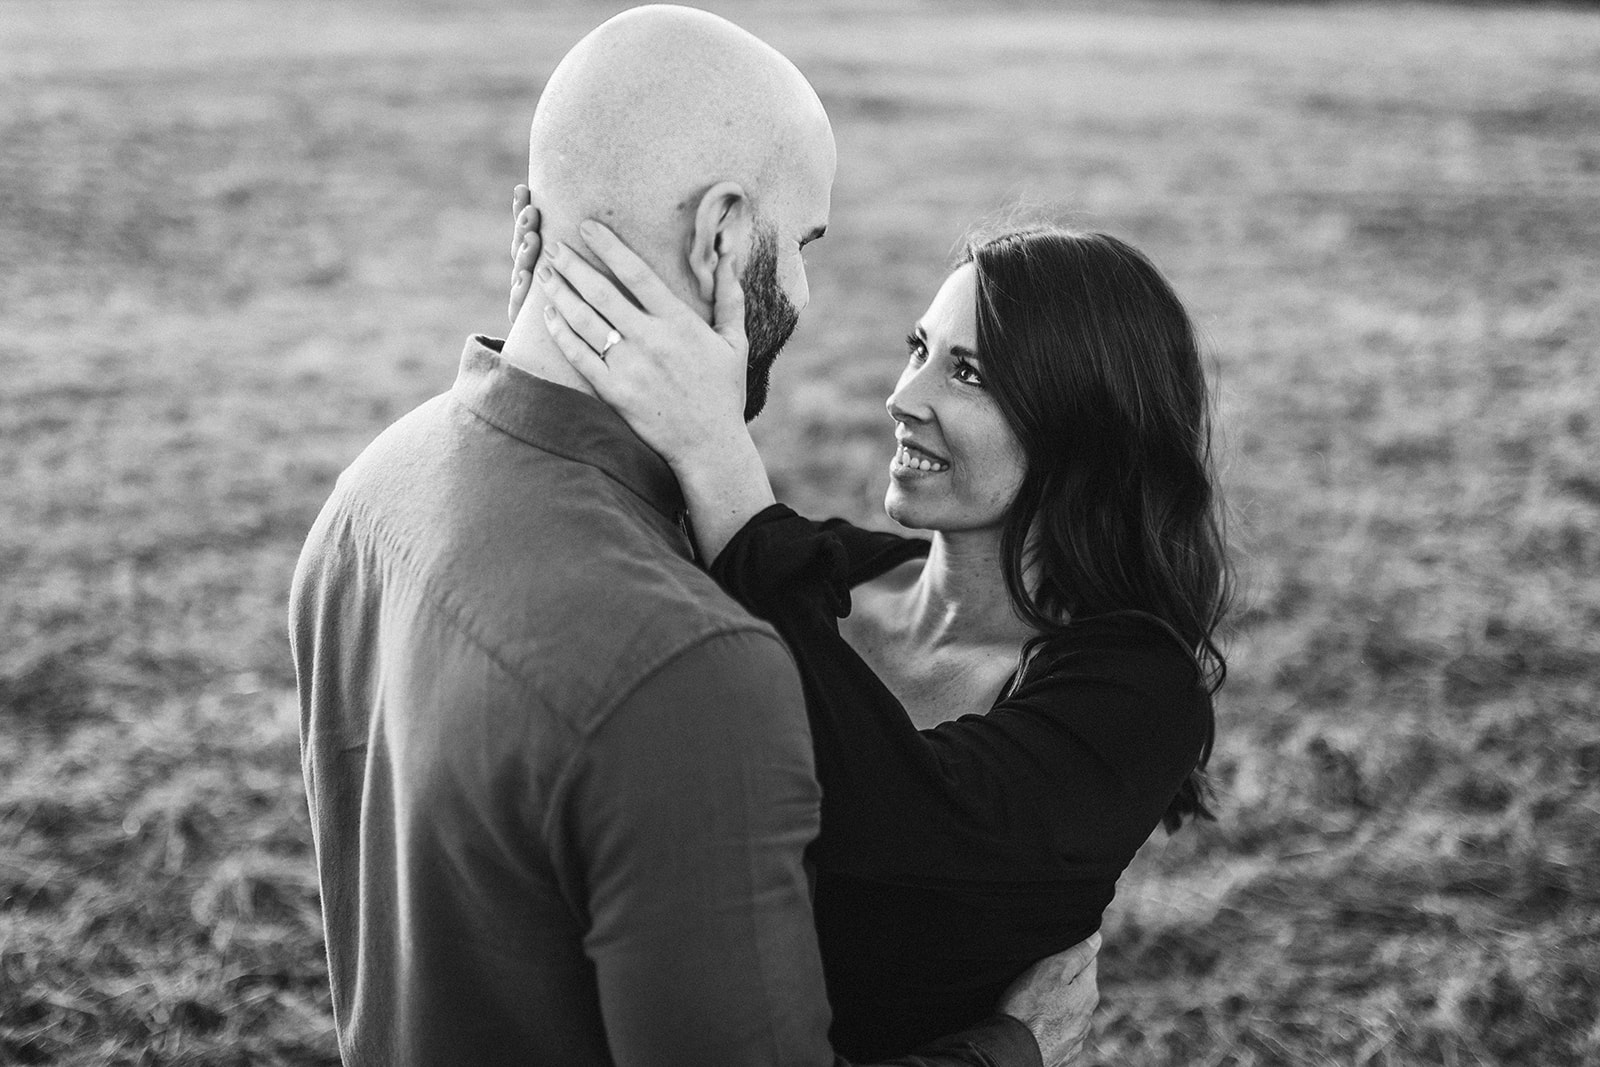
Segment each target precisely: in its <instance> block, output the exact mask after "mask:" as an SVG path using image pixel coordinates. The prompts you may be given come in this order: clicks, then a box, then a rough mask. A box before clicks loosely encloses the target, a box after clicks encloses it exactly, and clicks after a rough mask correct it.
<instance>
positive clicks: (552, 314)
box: [544, 304, 556, 323]
mask: <svg viewBox="0 0 1600 1067" xmlns="http://www.w3.org/2000/svg"><path fill="white" fill-rule="evenodd" d="M544 321H546V322H552V323H553V322H555V321H556V309H555V305H554V304H546V305H545V306H544Z"/></svg>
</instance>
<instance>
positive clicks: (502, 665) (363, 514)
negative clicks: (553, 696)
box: [343, 494, 562, 719]
mask: <svg viewBox="0 0 1600 1067" xmlns="http://www.w3.org/2000/svg"><path fill="white" fill-rule="evenodd" d="M343 504H344V506H345V509H346V510H347V512H348V513H349V514H350V516H351V518H352V519H355V520H358V521H359V522H360V524H361V527H362V528H363V529H364V530H365V531H366V532H368V533H369V534H370V535H371V536H372V537H373V538H376V539H378V540H381V541H382V542H383V544H384V547H385V548H387V549H388V550H389V551H391V552H393V553H394V554H395V556H396V557H397V558H399V559H400V560H401V561H402V562H403V563H404V564H405V565H406V570H407V571H408V572H409V573H410V574H411V577H412V578H413V579H415V580H416V582H417V585H418V589H419V591H420V595H421V597H422V599H423V600H424V601H425V602H426V603H428V604H431V605H432V606H433V607H434V608H436V609H437V610H438V611H439V612H440V613H441V614H442V615H443V616H444V617H445V618H446V619H447V620H448V621H449V622H450V624H451V625H452V626H453V627H454V628H455V629H456V630H457V631H458V632H459V633H460V634H461V635H462V636H463V637H464V638H466V639H467V640H468V641H469V642H470V643H471V644H472V646H473V647H474V648H476V649H477V650H478V651H479V652H481V653H483V655H484V657H485V658H486V659H487V660H488V661H489V662H490V663H492V664H494V665H495V667H496V668H498V669H499V670H500V671H501V673H503V674H505V675H506V676H507V677H508V678H510V679H512V680H513V681H514V682H516V683H517V685H518V687H519V688H521V689H522V690H524V691H525V692H526V693H527V694H528V695H529V696H530V697H532V698H533V699H535V700H537V701H538V702H539V704H540V706H541V707H543V708H545V709H546V710H550V706H549V703H548V702H547V701H545V700H544V697H543V695H542V694H541V693H539V691H538V689H537V687H536V686H535V685H534V684H533V683H532V681H531V680H530V679H529V678H528V677H527V675H526V673H525V672H523V671H522V670H521V669H519V667H518V665H517V664H515V663H514V662H512V661H511V660H510V658H509V657H507V656H506V655H505V653H504V652H502V651H501V650H500V649H499V648H497V647H495V645H494V644H493V643H492V642H491V641H490V640H489V639H488V638H487V637H486V636H484V635H483V634H482V633H480V628H479V627H478V626H475V625H474V624H473V622H472V619H471V617H470V616H468V615H467V614H466V613H465V612H464V611H463V610H462V609H461V608H460V607H459V606H457V605H456V604H455V603H454V602H453V601H452V599H451V598H450V597H449V596H448V595H447V594H444V593H441V592H438V591H436V589H435V583H434V582H432V581H430V580H428V579H427V578H425V577H424V576H423V575H422V573H421V568H420V567H418V566H417V565H416V562H415V559H414V557H413V556H412V554H411V551H410V549H409V548H408V547H407V546H406V545H405V544H403V543H402V542H401V541H400V539H399V538H397V537H395V536H394V534H393V533H392V532H391V531H390V530H388V529H387V528H386V527H385V526H384V525H383V523H381V522H379V521H378V519H377V517H376V516H374V515H373V514H372V512H371V511H370V510H369V509H368V508H367V506H366V504H365V503H364V502H363V501H360V500H357V499H355V498H354V497H352V496H351V495H349V494H346V495H345V499H344V501H343ZM555 718H557V719H561V718H562V717H561V716H559V715H558V716H555Z"/></svg>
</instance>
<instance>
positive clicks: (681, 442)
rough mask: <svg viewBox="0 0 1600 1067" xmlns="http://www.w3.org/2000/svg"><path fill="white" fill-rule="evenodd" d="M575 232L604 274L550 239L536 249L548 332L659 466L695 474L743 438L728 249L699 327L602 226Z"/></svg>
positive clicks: (739, 317) (740, 340)
mask: <svg viewBox="0 0 1600 1067" xmlns="http://www.w3.org/2000/svg"><path fill="white" fill-rule="evenodd" d="M579 232H580V233H581V234H582V236H583V241H584V243H585V245H587V246H588V248H589V250H590V251H591V252H593V253H594V255H595V257H596V258H597V259H599V260H600V262H601V264H602V265H603V266H604V267H605V270H606V271H607V272H609V274H610V277H607V275H606V274H604V273H601V271H599V270H597V269H595V267H593V266H591V265H590V264H589V263H588V262H586V261H585V260H584V259H583V257H582V256H580V255H578V254H577V252H575V251H573V250H572V249H570V248H568V247H566V246H565V245H563V244H562V243H561V242H559V241H558V242H556V243H555V244H553V245H551V246H550V247H549V248H547V249H545V253H544V256H543V258H542V259H540V261H539V265H538V267H537V269H536V270H535V271H534V279H535V280H536V281H537V282H538V284H539V285H540V286H541V288H543V290H544V294H545V296H546V297H548V298H549V301H550V303H549V306H548V307H547V308H546V309H545V326H546V328H547V329H548V330H549V331H550V336H551V337H552V338H553V339H554V340H555V342H556V344H557V346H558V347H559V348H560V349H561V353H562V355H564V356H565V357H566V358H567V362H568V363H570V364H571V365H572V367H573V369H575V370H576V371H577V372H578V373H579V374H581V375H583V377H584V379H585V380H586V381H588V383H589V385H590V387H591V388H593V389H594V391H595V393H596V395H598V396H599V397H600V399H602V400H604V401H605V402H606V403H607V404H610V405H611V407H612V408H614V409H615V410H616V411H617V412H618V413H619V414H620V415H622V417H623V418H624V419H626V420H627V421H628V424H629V425H630V426H632V427H633V430H634V432H635V433H637V434H638V435H639V436H640V437H642V438H643V439H644V440H645V443H647V444H648V445H650V447H651V448H653V449H655V450H656V451H657V452H659V453H660V454H661V456H662V457H663V458H664V459H666V460H667V462H668V463H671V464H673V465H674V467H681V466H691V467H695V468H696V469H698V465H700V464H702V463H715V462H717V458H716V457H717V454H718V453H719V452H721V451H725V450H727V449H729V448H730V447H736V445H737V444H739V443H742V441H744V440H747V439H748V436H749V435H748V433H747V431H746V430H745V425H744V401H745V385H746V380H745V379H746V373H747V367H748V357H749V350H750V345H749V341H748V340H747V339H746V337H745V332H744V289H743V288H742V287H741V286H740V284H739V279H738V277H737V275H736V273H735V271H734V268H733V254H732V252H731V251H722V252H720V253H719V255H718V257H717V265H716V276H715V292H714V294H713V299H712V316H713V319H712V323H710V324H708V323H707V322H706V321H705V320H704V319H702V318H701V317H700V313H699V312H697V311H696V310H695V309H693V308H691V307H690V306H689V305H688V304H686V303H684V302H683V301H682V300H680V299H679V298H678V295H677V294H676V293H674V292H673V291H672V290H671V288H669V287H668V286H667V284H666V283H665V282H663V281H662V280H661V278H660V276H659V275H657V274H656V272H655V271H654V270H652V269H651V268H650V265H649V264H647V263H646V262H645V261H644V260H642V259H640V258H639V257H638V256H637V255H635V254H634V252H633V251H632V250H631V249H629V248H628V246H627V245H625V244H623V243H622V241H621V240H620V239H618V237H617V236H616V234H614V233H612V232H611V230H610V229H608V228H607V227H605V226H603V225H601V224H600V223H598V222H595V221H593V220H590V221H586V222H584V223H583V225H582V226H581V227H580V230H579ZM612 278H615V279H616V281H612ZM682 476H683V471H682V470H680V478H681V477H682Z"/></svg>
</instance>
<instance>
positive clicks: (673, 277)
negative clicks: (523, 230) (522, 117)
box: [528, 5, 836, 308]
mask: <svg viewBox="0 0 1600 1067" xmlns="http://www.w3.org/2000/svg"><path fill="white" fill-rule="evenodd" d="M528 155H529V162H528V185H529V187H530V188H531V189H532V190H533V198H534V202H535V203H537V204H538V205H539V207H540V209H541V211H542V212H543V226H542V227H541V229H542V231H543V235H544V237H545V240H546V241H547V242H548V241H555V240H562V241H566V242H567V243H568V244H570V245H572V246H573V247H575V248H581V244H580V243H579V242H577V241H576V240H574V238H575V237H576V232H577V225H578V223H579V222H580V221H582V220H583V219H584V218H598V219H601V220H603V221H605V222H607V223H608V224H610V225H611V227H612V228H613V229H614V230H615V231H616V232H617V233H618V235H619V236H621V237H622V238H623V240H625V241H627V242H628V243H629V244H630V245H631V246H633V248H634V249H635V250H636V251H637V252H639V254H640V255H642V256H644V258H645V259H646V260H648V261H649V262H650V263H651V265H652V266H654V267H655V268H656V270H657V271H658V272H659V273H660V274H661V275H662V277H663V279H664V280H666V281H667V283H668V284H669V285H672V286H673V288H674V289H676V290H678V291H679V293H680V295H682V296H684V297H685V298H687V299H690V300H691V301H695V300H698V301H699V302H700V303H701V306H702V308H705V307H708V306H709V300H710V295H711V289H710V281H711V274H712V272H713V271H714V269H715V265H716V263H715V254H716V250H717V247H718V242H719V241H720V242H721V245H722V247H725V248H727V249H729V250H730V251H733V252H735V254H736V255H737V256H738V260H737V262H739V264H740V265H741V266H742V265H743V260H744V256H745V254H747V253H748V252H749V250H750V248H751V245H752V242H753V240H754V239H755V237H756V236H757V235H758V232H759V233H760V234H762V235H765V234H768V233H770V234H771V236H773V237H774V238H775V239H776V240H777V242H778V255H779V257H780V261H779V266H778V269H779V280H780V284H782V285H783V287H784V289H785V290H786V291H788V292H789V295H790V297H791V298H794V297H795V296H796V293H795V291H794V290H795V288H796V285H795V284H792V283H791V280H792V279H795V278H797V279H798V283H797V285H798V288H799V290H800V291H799V293H798V297H799V299H798V300H797V301H796V302H797V303H799V304H801V306H803V304H804V299H805V296H806V294H805V292H804V285H805V283H804V273H803V269H802V268H801V266H800V264H799V262H798V258H799V252H798V250H799V246H800V244H802V243H803V242H804V241H805V240H806V239H807V238H808V237H810V236H816V235H817V234H818V233H819V232H820V228H821V227H823V226H825V225H826V223H827V214H828V200H829V192H830V189H831V187H832V183H833V170H834V164H835V159H836V156H835V149H834V144H833V132H832V129H831V128H830V127H829V124H828V117H827V114H826V112H825V111H824V110H823V107H822V103H821V101H819V100H818V99H817V95H816V92H815V91H814V90H813V89H812V88H811V85H810V84H809V83H808V82H807V81H806V79H805V77H804V76H803V75H802V74H801V73H800V71H799V70H797V69H796V68H795V66H794V64H793V63H791V62H789V60H787V59H786V58H784V56H783V55H781V54H780V53H779V52H778V51H777V50H775V49H773V48H772V47H771V46H769V45H767V44H766V43H764V42H763V41H761V40H759V39H758V38H756V37H754V36H752V35H751V34H749V33H747V32H746V31H744V30H742V29H740V28H739V27H737V26H735V25H734V24H733V23H731V22H728V21H727V20H726V19H723V18H720V17H718V16H716V15H712V14H710V13H709V12H705V11H697V10H695V9H692V8H685V7H675V6H669V5H651V6H648V7H640V8H634V9H632V10H629V11H625V12H623V13H622V14H620V15H617V16H616V17H615V18H612V19H611V20H609V21H607V22H606V23H604V24H603V25H601V26H599V27H598V28H596V29H595V30H594V31H593V32H591V33H590V34H589V35H588V36H587V37H585V38H584V39H583V40H582V41H580V42H578V44H577V45H576V46H575V47H574V48H573V49H572V51H570V52H569V53H567V55H566V57H565V58H564V59H563V60H562V61H561V63H560V65H559V66H557V67H556V69H555V71H554V73H552V74H551V76H550V80H549V82H548V83H547V84H546V85H545V89H544V93H543V94H542V96H541V97H540V99H539V106H538V109H537V111H536V112H535V114H534V118H533V126H532V130H531V134H530V138H529V152H528ZM708 256H709V259H708V258H707V257H708ZM790 257H792V258H793V260H794V261H795V262H794V263H793V264H790V263H788V262H787V259H788V258H790Z"/></svg>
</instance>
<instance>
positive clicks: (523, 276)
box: [516, 270, 533, 289]
mask: <svg viewBox="0 0 1600 1067" xmlns="http://www.w3.org/2000/svg"><path fill="white" fill-rule="evenodd" d="M531 281H533V272H532V271H527V270H519V271H517V284H516V288H519V289H520V288H522V287H523V286H524V285H527V284H528V283H529V282H531Z"/></svg>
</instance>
